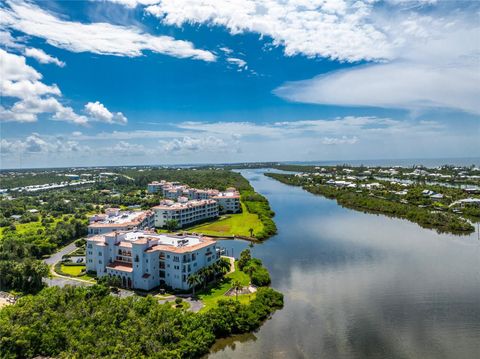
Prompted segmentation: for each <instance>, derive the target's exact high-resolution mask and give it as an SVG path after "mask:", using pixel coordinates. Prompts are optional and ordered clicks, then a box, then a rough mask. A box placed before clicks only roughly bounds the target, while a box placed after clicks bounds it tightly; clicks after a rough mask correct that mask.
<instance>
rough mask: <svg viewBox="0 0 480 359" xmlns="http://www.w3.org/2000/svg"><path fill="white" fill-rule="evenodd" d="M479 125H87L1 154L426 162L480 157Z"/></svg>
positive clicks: (14, 144) (103, 159) (345, 121)
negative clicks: (104, 129)
mask: <svg viewBox="0 0 480 359" xmlns="http://www.w3.org/2000/svg"><path fill="white" fill-rule="evenodd" d="M459 121H461V126H459V125H458V123H459ZM476 122H477V121H476V120H474V119H467V120H465V119H460V118H456V119H454V120H449V121H446V122H439V121H435V120H417V119H407V120H403V121H402V120H396V119H392V118H378V117H342V118H334V119H330V120H327V119H323V120H301V121H282V122H269V123H258V124H257V123H253V122H240V123H235V122H208V123H206V122H185V123H181V124H178V125H174V124H168V126H169V128H171V129H169V130H159V131H155V130H148V131H145V130H136V131H112V132H101V133H97V132H96V131H94V130H92V129H88V128H87V129H85V131H84V133H79V132H78V133H72V132H69V133H67V134H65V135H62V136H46V135H38V134H32V135H31V136H27V137H26V138H15V139H12V138H2V140H3V141H2V149H1V151H2V154H7V152H8V153H9V154H17V155H19V156H20V155H22V157H21V158H22V161H23V162H22V163H23V164H24V165H26V166H27V165H28V166H54V165H63V166H65V165H67V166H68V165H71V164H72V163H73V161H74V162H75V164H76V165H79V166H83V165H108V164H110V165H111V164H112V163H114V164H118V165H122V164H139V163H142V164H163V163H165V164H167V163H208V162H221V163H225V162H244V161H279V160H285V161H288V160H298V159H299V158H301V159H303V160H306V161H307V160H342V161H343V160H345V161H348V160H351V159H375V158H379V152H378V149H379V148H381V149H382V153H381V156H382V158H413V157H418V153H422V156H424V157H425V158H428V157H462V156H463V157H464V156H465V155H466V154H468V155H469V156H478V155H480V152H479V151H480V149H479V147H478V125H477V124H476ZM82 132H83V131H82ZM28 137H31V138H28ZM69 141H70V142H69ZM459 143H461V146H459ZM26 144H28V146H27V145H26ZM27 148H28V150H27ZM69 148H70V149H71V151H81V153H82V156H77V155H74V156H72V154H71V153H69V152H68V151H67V150H66V149H69ZM35 154H37V155H35ZM38 154H42V155H41V156H40V155H38ZM99 154H100V155H99ZM18 159H19V157H17V156H15V155H13V156H12V155H9V156H2V161H1V162H2V164H1V165H2V166H3V167H15V166H18ZM112 161H113V162H112Z"/></svg>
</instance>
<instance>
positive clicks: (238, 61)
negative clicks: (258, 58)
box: [226, 57, 248, 70]
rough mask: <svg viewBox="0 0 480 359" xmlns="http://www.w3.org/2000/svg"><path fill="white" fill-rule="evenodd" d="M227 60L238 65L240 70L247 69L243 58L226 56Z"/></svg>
mask: <svg viewBox="0 0 480 359" xmlns="http://www.w3.org/2000/svg"><path fill="white" fill-rule="evenodd" d="M226 60H227V62H229V63H231V64H233V65H235V66H237V67H238V69H239V70H242V69H244V68H245V69H247V68H248V67H247V62H246V61H245V60H242V59H238V58H235V57H227V59H226Z"/></svg>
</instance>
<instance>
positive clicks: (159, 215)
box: [152, 197, 218, 228]
mask: <svg viewBox="0 0 480 359" xmlns="http://www.w3.org/2000/svg"><path fill="white" fill-rule="evenodd" d="M152 211H153V212H154V213H155V227H164V226H165V225H167V223H168V222H169V221H172V220H175V221H176V222H177V227H178V228H182V227H185V226H188V225H192V224H194V223H197V222H201V221H205V220H207V219H210V218H216V217H218V203H217V202H216V201H214V200H213V199H204V200H193V201H189V200H188V198H186V197H179V198H178V202H174V201H172V200H163V201H161V202H160V205H158V206H155V207H153V208H152Z"/></svg>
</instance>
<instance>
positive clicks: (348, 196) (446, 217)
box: [265, 173, 475, 234]
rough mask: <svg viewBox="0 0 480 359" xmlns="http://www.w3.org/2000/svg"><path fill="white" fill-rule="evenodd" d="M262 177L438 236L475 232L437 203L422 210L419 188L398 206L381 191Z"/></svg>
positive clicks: (423, 203) (423, 202) (424, 203)
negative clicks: (430, 231)
mask: <svg viewBox="0 0 480 359" xmlns="http://www.w3.org/2000/svg"><path fill="white" fill-rule="evenodd" d="M265 175H267V176H269V177H272V178H274V179H276V180H278V181H281V182H283V183H286V184H290V185H296V186H302V187H303V188H304V189H305V190H307V191H309V192H311V193H314V194H319V195H322V196H325V197H327V198H330V199H336V200H337V203H338V204H340V205H342V206H344V207H347V208H352V209H356V210H361V211H367V212H373V213H382V214H386V215H391V216H394V217H399V218H405V219H407V220H409V221H412V222H415V223H417V224H419V225H420V226H422V227H425V228H434V229H436V230H437V231H439V232H450V233H456V234H460V233H471V232H473V231H474V230H475V228H474V227H473V226H472V225H471V224H470V223H469V222H468V221H466V220H464V219H463V218H461V217H460V216H458V215H456V214H455V213H452V212H448V211H445V210H444V211H442V209H443V208H445V207H442V204H441V203H438V204H434V206H435V207H434V210H432V209H431V208H428V207H426V206H427V203H430V202H427V201H430V200H429V199H427V198H425V197H424V196H422V188H414V189H412V190H410V191H409V193H408V194H407V195H406V196H405V200H406V201H407V202H408V203H407V204H406V203H402V202H398V201H395V200H392V199H393V198H389V196H391V193H390V192H388V191H385V190H383V192H380V191H377V192H378V193H372V192H370V193H369V192H366V191H358V190H354V189H349V188H337V187H333V186H328V185H324V184H321V183H311V182H307V181H306V180H305V179H302V178H301V177H297V176H294V175H286V174H278V173H266V174H265ZM442 191H443V192H447V193H448V192H449V191H450V192H454V191H456V190H455V189H445V188H443V187H442Z"/></svg>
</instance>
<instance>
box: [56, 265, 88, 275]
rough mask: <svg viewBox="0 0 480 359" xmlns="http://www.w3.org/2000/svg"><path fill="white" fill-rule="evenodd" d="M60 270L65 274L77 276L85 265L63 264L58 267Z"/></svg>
mask: <svg viewBox="0 0 480 359" xmlns="http://www.w3.org/2000/svg"><path fill="white" fill-rule="evenodd" d="M60 269H61V270H62V272H63V273H65V274H69V275H71V276H74V277H76V276H78V275H79V274H80V272H81V271H82V270H85V266H84V265H83V266H81V265H78V266H66V265H63V264H62V266H61V268H60Z"/></svg>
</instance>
